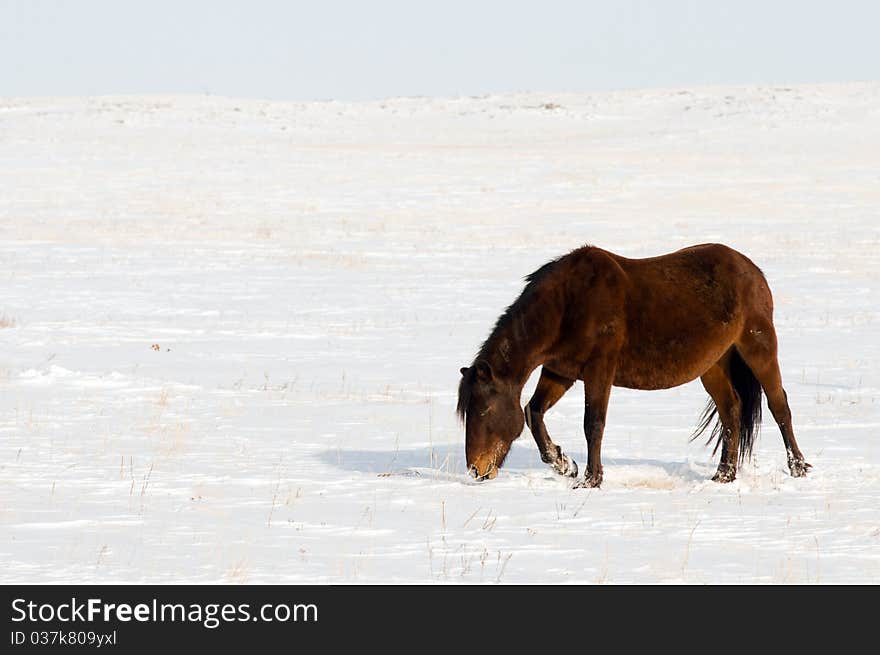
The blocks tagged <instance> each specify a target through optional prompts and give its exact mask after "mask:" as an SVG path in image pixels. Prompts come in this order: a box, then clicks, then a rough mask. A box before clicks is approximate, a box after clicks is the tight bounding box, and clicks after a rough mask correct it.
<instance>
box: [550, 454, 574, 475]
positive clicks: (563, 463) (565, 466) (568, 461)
mask: <svg viewBox="0 0 880 655" xmlns="http://www.w3.org/2000/svg"><path fill="white" fill-rule="evenodd" d="M553 470H554V471H556V472H557V473H558V474H559V475H562V476H564V477H567V478H576V477H577V474H578V465H577V462H575V461H574V460H573V459H572V458H571V457H569V456H568V455H561V456H560V457H559V459H557V460H556V461H555V462H553Z"/></svg>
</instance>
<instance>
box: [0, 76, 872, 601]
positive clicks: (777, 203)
mask: <svg viewBox="0 0 880 655" xmlns="http://www.w3.org/2000/svg"><path fill="white" fill-rule="evenodd" d="M878 208H880V84H876V83H864V84H847V85H824V86H797V87H761V88H754V87H751V88H746V87H735V88H734V87H731V88H708V89H692V90H652V91H630V92H619V93H603V94H596V95H567V94H550V93H548V94H518V95H498V96H487V97H478V98H451V99H438V98H405V99H391V100H386V101H383V102H369V103H341V102H315V103H280V102H262V101H253V100H239V99H227V98H217V97H209V96H199V97H119V98H116V97H101V98H31V99H12V98H6V99H0V283H2V287H0V288H2V290H3V293H2V295H0V443H2V446H3V456H2V458H0V481H2V483H0V581H2V582H4V583H13V582H25V583H44V582H94V583H97V582H243V583H260V582H268V583H282V582H283V583H364V582H432V581H433V582H486V583H496V582H501V583H512V582H529V583H532V582H547V583H561V582H583V583H633V582H638V583H667V582H672V583H682V582H683V583H772V582H795V583H817V582H818V583H831V582H839V583H877V582H880V447H878V443H880V442H878V438H877V437H878V427H880V400H878V399H880V344H878V340H877V329H878V325H880V322H878V318H880V317H878V308H880V291H878V285H877V279H878V276H880V258H878V247H880V210H878ZM708 241H720V242H723V243H726V244H728V245H730V246H732V247H735V248H737V249H739V250H741V251H743V252H744V253H746V254H747V255H748V256H749V257H751V258H752V259H753V260H754V261H755V262H756V263H757V264H758V265H759V266H761V267H762V269H763V270H764V271H765V273H766V274H767V277H768V278H769V280H770V284H771V287H772V289H773V291H774V294H775V299H776V326H777V331H778V333H779V338H780V361H781V365H782V370H783V375H784V379H785V384H786V387H787V390H788V394H789V398H790V401H791V406H792V411H793V413H794V421H795V430H796V434H797V436H798V439H799V442H800V445H801V448H802V450H803V451H804V453H805V455H806V457H807V460H808V461H809V462H810V463H812V464H813V467H814V468H813V470H812V471H811V474H810V475H809V477H807V478H804V479H793V478H791V477H789V476H788V475H787V470H786V467H785V452H784V449H783V446H782V440H781V438H780V436H779V434H778V431H777V430H776V427H775V426H774V425H773V423H772V419H771V418H770V416H769V412H765V422H764V429H763V430H762V434H761V436H760V437H759V439H758V442H757V445H756V452H755V457H754V460H753V462H752V463H751V464H749V465H747V466H746V467H744V468H743V469H742V470H741V471H740V474H739V478H738V479H737V480H736V481H735V482H734V483H732V484H729V485H718V484H715V483H712V482H711V481H709V478H710V477H711V475H712V472H713V471H714V467H715V463H714V462H713V461H712V460H711V458H710V449H707V448H705V447H704V446H703V445H702V442H701V441H698V442H694V443H689V442H688V436H689V435H690V433H691V431H692V430H693V428H694V427H695V425H696V422H697V418H698V416H699V413H700V411H701V410H702V408H703V406H704V404H705V401H706V395H705V392H704V391H703V389H702V387H701V385H700V383H699V382H695V383H691V384H688V385H685V386H683V387H679V388H676V389H671V390H667V391H651V392H640V391H629V390H625V389H615V390H614V391H613V392H612V397H611V403H610V407H609V417H608V424H607V428H606V432H605V439H604V442H603V446H604V447H603V456H604V464H605V476H604V477H605V481H604V484H603V487H602V489H601V490H585V489H572V488H571V481H570V480H566V479H563V478H560V477H557V476H555V475H554V474H553V473H552V471H551V470H550V469H549V468H548V467H547V466H546V465H544V464H542V463H541V462H540V459H539V457H538V454H537V449H536V447H535V445H534V443H533V441H532V439H531V437H530V436H529V434H528V432H525V433H524V434H523V436H522V437H521V438H520V439H519V440H518V441H517V442H516V444H515V446H514V448H513V450H512V452H511V455H510V457H509V460H508V462H507V464H506V466H505V467H504V469H503V470H502V472H501V474H500V475H499V477H498V478H497V479H496V480H494V481H491V482H488V483H481V484H478V483H474V482H470V481H469V480H468V479H467V478H466V476H465V475H464V470H463V469H464V466H463V430H462V428H461V426H460V425H458V423H457V422H456V418H455V416H454V406H455V400H456V399H455V393H456V387H457V383H458V378H459V368H460V367H461V366H463V365H466V364H468V363H470V361H471V359H472V357H473V354H474V352H475V351H476V349H477V347H478V345H479V344H480V342H481V341H482V340H483V339H484V338H485V337H486V336H487V334H488V331H489V329H490V327H491V325H492V324H493V323H494V320H495V318H496V317H497V316H498V315H499V314H500V313H501V312H502V311H503V309H504V308H505V307H506V306H507V305H508V304H509V303H510V302H511V301H512V300H513V299H514V298H515V297H516V295H517V294H518V293H519V291H520V289H521V288H522V277H523V276H524V275H526V274H527V273H529V272H531V271H532V270H534V269H536V268H538V267H539V266H540V265H541V264H543V263H544V262H546V261H547V260H549V259H551V258H553V257H555V256H557V255H559V254H561V253H564V252H566V251H568V250H570V249H572V248H574V247H576V246H578V245H581V244H583V243H585V242H590V243H594V244H597V245H600V246H602V247H604V248H607V249H610V250H613V251H615V252H619V253H621V254H624V255H626V256H630V257H641V256H650V255H656V254H661V253H664V252H669V251H672V250H675V249H677V248H679V247H683V246H685V245H689V244H693V243H700V242H708ZM536 377H537V376H533V378H532V380H531V381H530V383H529V385H527V388H526V391H525V394H524V398H523V400H524V401H525V400H527V398H528V394H529V392H530V391H531V389H532V388H533V386H534V383H535V381H536ZM582 412H583V400H582V397H581V394H580V392H579V388H578V387H575V388H573V389H572V390H571V391H570V392H569V393H568V395H567V396H566V397H565V398H563V399H562V401H560V403H559V405H557V407H555V408H554V409H553V410H552V411H551V412H549V413H548V415H547V424H548V427H549V429H550V432H551V434H552V435H553V437H554V439H555V440H556V442H557V443H559V444H560V445H562V446H563V448H564V449H565V450H566V452H568V453H569V454H570V455H572V456H573V457H575V459H577V460H578V464H579V466H580V468H581V470H583V468H584V461H585V447H584V438H583V433H582Z"/></svg>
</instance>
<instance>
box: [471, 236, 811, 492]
mask: <svg viewBox="0 0 880 655" xmlns="http://www.w3.org/2000/svg"><path fill="white" fill-rule="evenodd" d="M525 281H526V286H525V288H524V289H523V291H522V293H521V295H520V296H519V297H518V298H517V299H516V301H515V302H514V303H513V304H512V305H510V306H509V307H508V308H507V310H506V311H505V312H504V313H503V314H502V315H501V316H500V317H499V318H498V320H497V322H496V324H495V327H494V329H493V330H492V332H491V334H490V335H489V337H488V339H486V341H485V342H484V343H483V345H482V346H481V347H480V350H479V352H478V353H477V355H476V357H475V358H474V360H473V363H472V364H471V365H470V366H467V367H463V368H461V369H460V372H461V376H462V377H461V380H460V382H459V387H458V407H457V413H458V415H459V418H460V419H461V421H462V422H463V423H464V425H465V457H466V462H467V470H468V472H469V473H470V474H471V476H473V477H474V478H476V479H478V480H486V479H493V478H495V477H496V476H497V475H498V470H499V468H500V467H501V466H502V465H503V463H504V459H505V458H506V456H507V454H508V452H509V451H510V447H511V444H512V443H513V441H514V440H515V439H516V438H517V437H518V436H519V435H520V433H521V432H522V431H523V427H524V425H528V427H529V429H530V431H531V433H532V436H534V438H535V443H536V444H537V446H538V450H539V451H540V454H541V460H542V461H543V462H545V463H547V464H549V465H550V466H551V467H552V468H553V469H554V470H555V471H556V472H557V473H558V474H560V475H562V476H568V477H572V478H577V475H578V467H577V464H576V463H575V461H574V460H573V459H571V458H570V457H569V456H568V455H566V454H565V453H564V452H563V451H562V449H561V448H560V447H559V446H557V445H556V444H555V443H554V442H553V440H552V439H551V438H550V434H549V433H548V432H547V427H546V426H545V424H544V414H545V413H546V412H547V411H548V410H549V409H550V408H551V407H553V405H554V404H556V402H557V401H559V399H560V398H561V397H562V396H563V394H565V392H566V391H568V389H569V388H570V387H571V386H572V385H573V384H574V382H575V381H576V380H581V381H582V382H583V384H584V408H585V409H584V435H585V436H586V440H587V467H586V471H585V473H584V478H583V479H582V480H580V481H578V482H577V483H576V484H575V486H577V487H587V488H589V487H599V486H600V485H601V484H602V459H601V449H602V435H603V432H604V430H605V416H606V411H607V408H608V399H609V397H610V394H611V387H612V386H616V387H626V388H629V389H647V390H653V389H668V388H671V387H676V386H679V385H682V384H685V383H687V382H690V381H692V380H695V379H696V378H700V380H701V382H702V383H703V387H704V388H705V389H706V392H707V393H708V394H709V402H708V405H707V407H706V409H705V412H704V413H703V417H702V420H701V422H700V423H699V424H698V428H697V430H696V432H695V433H694V434H693V436H692V439H694V438H696V437H697V436H699V435H700V434H702V433H703V432H705V430H707V429H708V428H709V426H710V425H712V422H713V419H715V425H714V426H713V427H712V430H711V431H710V436H709V441H708V442H707V443H711V442H712V440H713V439H714V440H715V449H714V450H713V451H712V455H713V456H714V455H715V452H716V451H717V449H718V446H719V444H720V446H721V458H720V462H719V464H718V470H717V471H716V472H715V475H714V476H713V478H712V479H713V480H715V481H717V482H722V483H726V482H731V481H732V480H734V479H735V478H736V472H737V466H738V465H741V464H742V463H743V462H744V461H745V460H746V458H747V457H750V456H751V451H752V446H753V443H754V439H755V437H756V435H757V430H758V427H759V424H760V421H761V397H762V396H761V393H762V390H763V392H764V393H765V394H766V396H767V404H768V406H769V408H770V412H771V413H772V414H773V418H774V419H775V421H776V423H777V425H778V426H779V430H780V432H781V433H782V441H783V444H784V445H785V450H786V453H787V459H788V468H789V471H790V472H791V475H792V476H794V477H802V476H804V475H806V473H807V471H808V470H809V469H810V468H811V466H810V464H808V463H807V462H806V461H805V460H804V456H803V454H802V453H801V451H800V449H799V448H798V445H797V441H796V440H795V436H794V430H793V428H792V422H791V409H790V408H789V405H788V397H787V394H786V392H785V389H784V388H783V386H782V376H781V373H780V370H779V363H778V361H777V338H776V331H775V329H774V326H773V297H772V295H771V293H770V287H769V285H768V283H767V280H766V278H765V277H764V274H763V273H762V272H761V270H760V269H759V268H758V267H757V266H756V265H755V264H754V263H753V262H752V261H751V260H750V259H749V258H748V257H746V256H745V255H743V254H742V253H740V252H738V251H736V250H733V249H732V248H729V247H728V246H725V245H722V244H714V243H710V244H701V245H695V246H691V247H688V248H684V249H682V250H678V251H676V252H673V253H669V254H666V255H661V256H657V257H649V258H646V259H628V258H626V257H622V256H621V255H617V254H614V253H612V252H609V251H607V250H603V249H601V248H598V247H595V246H591V245H586V246H583V247H581V248H578V249H576V250H573V251H572V252H570V253H568V254H566V255H563V256H561V257H559V258H557V259H554V260H553V261H551V262H548V263H547V264H545V265H544V266H542V267H541V268H539V269H538V270H536V271H535V272H534V273H531V274H530V275H528V276H526V278H525ZM538 366H541V367H542V368H541V374H540V378H539V380H538V384H537V387H536V388H535V393H534V395H533V396H532V398H531V399H530V400H529V402H528V403H527V404H526V406H525V408H522V407H521V406H520V397H521V395H522V389H523V387H524V386H525V383H526V381H527V380H528V378H529V376H530V375H531V373H532V372H533V371H534V370H535V369H536V368H537V367H538Z"/></svg>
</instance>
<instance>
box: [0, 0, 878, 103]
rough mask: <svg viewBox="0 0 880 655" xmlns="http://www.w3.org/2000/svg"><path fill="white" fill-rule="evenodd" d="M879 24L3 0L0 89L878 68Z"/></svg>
mask: <svg viewBox="0 0 880 655" xmlns="http://www.w3.org/2000/svg"><path fill="white" fill-rule="evenodd" d="M878 26H880V3H878V2H876V1H875V0H862V1H859V0H836V1H833V2H832V1H829V2H813V1H810V0H801V1H800V2H795V1H790V0H737V1H736V2H732V1H723V2H722V1H715V0H702V1H693V0H653V1H650V0H603V1H601V2H595V1H593V0H580V1H562V0H533V1H532V2H520V1H518V0H506V1H503V2H502V1H495V0H487V1H485V2H480V1H479V0H471V1H469V2H467V1H460V0H442V1H441V0H434V1H433V2H419V1H417V0H410V1H405V0H363V1H361V2H354V1H349V2H342V1H340V0H306V1H297V0H292V1H287V2H284V1H282V0H238V1H235V2H233V1H227V0H213V1H206V0H173V1H170V0H136V1H134V0H0V96H7V97H8V96H46V95H110V94H146V93H162V94H165V93H194V94H203V93H209V94H215V95H224V96H237V97H252V98H269V99H285V100H310V99H320V100H326V99H337V100H364V99H375V98H384V97H392V96H460V95H481V94H486V93H496V92H507V91H560V92H561V91H585V92H589V91H601V90H608V89H627V88H642V87H654V88H656V87H666V88H669V87H693V86H705V85H719V84H786V83H787V84H796V83H812V82H846V81H863V80H878V79H880V38H878Z"/></svg>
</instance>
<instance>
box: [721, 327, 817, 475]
mask: <svg viewBox="0 0 880 655" xmlns="http://www.w3.org/2000/svg"><path fill="white" fill-rule="evenodd" d="M736 349H737V350H738V351H739V353H740V355H742V358H743V361H745V363H746V364H747V365H748V367H749V368H750V369H751V370H752V373H754V374H755V377H756V378H757V379H758V382H759V383H760V384H761V388H762V389H764V393H765V394H766V395H767V405H768V406H769V407H770V413H772V414H773V419H774V420H775V421H776V425H778V426H779V431H780V432H781V433H782V443H783V444H785V452H786V455H787V458H788V470H789V471H791V475H792V477H795V478H801V477H803V476H805V475H806V474H807V470H808V469H810V468H812V467H811V466H810V465H809V464H807V462H806V461H805V460H804V455H803V453H802V452H801V449H800V448H798V445H797V440H796V439H795V438H794V428H793V427H792V424H791V408H790V407H789V406H788V394H786V393H785V389H784V388H783V387H782V373H781V372H780V371H779V360H778V358H777V352H778V350H777V341H776V330H775V329H774V328H773V324H772V323H771V322H769V321H766V322H762V323H760V324H758V326H757V327H752V328H751V329H749V330H746V331H745V332H744V333H743V335H742V337H741V338H740V340H739V342H738V343H737V344H736Z"/></svg>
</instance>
